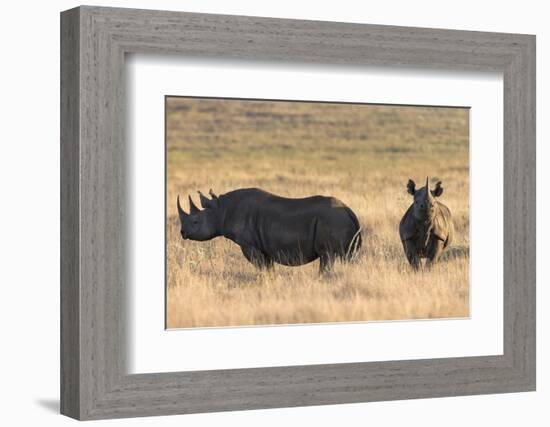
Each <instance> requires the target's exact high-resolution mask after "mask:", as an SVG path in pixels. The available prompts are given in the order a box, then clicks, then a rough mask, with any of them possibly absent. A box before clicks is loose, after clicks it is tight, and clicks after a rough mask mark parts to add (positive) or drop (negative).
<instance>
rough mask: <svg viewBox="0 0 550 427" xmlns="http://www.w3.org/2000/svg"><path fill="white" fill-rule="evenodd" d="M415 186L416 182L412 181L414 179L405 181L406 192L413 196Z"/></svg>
mask: <svg viewBox="0 0 550 427" xmlns="http://www.w3.org/2000/svg"><path fill="white" fill-rule="evenodd" d="M415 187H416V184H415V183H414V181H413V180H412V179H409V182H407V193H409V194H411V195H413V196H414V193H415V192H416V190H415Z"/></svg>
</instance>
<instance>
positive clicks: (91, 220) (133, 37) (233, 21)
mask: <svg viewBox="0 0 550 427" xmlns="http://www.w3.org/2000/svg"><path fill="white" fill-rule="evenodd" d="M61 38H62V63H61V68H62V72H61V77H62V93H61V117H62V132H61V133H62V138H61V161H62V175H61V188H62V195H61V203H62V206H61V211H62V218H61V222H62V224H61V228H62V244H61V246H62V266H61V275H62V283H61V289H62V303H61V310H62V330H61V335H62V344H61V347H62V348H61V352H62V360H61V363H62V378H61V389H62V390H61V402H62V413H64V414H66V415H69V416H71V417H74V418H78V419H100V418H116V417H130V416H149V415H163V414H181V413H193V412H211V411H226V410H242V409H258V408H274V407H282V406H302V405H322V404H336V403H347V402H364V401H378V400H390V399H410V398H422V397H437V396H457V395H465V394H482V393H502V392H514V391H527V390H534V388H535V39H534V36H529V35H518V34H497V33H483V32H470V31H451V30H439V29H423V28H406V27H391V26H379V25H376V26H375V25H363V24H346V23H334V22H316V21H301V20H283V19H269V18H255V17H242V16H224V15H207V14H194V13H181V12H163V11H146V10H132V9H113V8H96V7H80V8H77V9H73V10H71V11H67V12H63V13H62V25H61ZM127 53H151V54H166V53H169V54H177V55H186V56H188V57H206V58H208V57H209V58H222V59H228V58H235V59H243V60H262V61H281V60H284V61H287V62H292V63H293V64H294V65H296V66H300V64H305V63H320V64H328V65H334V66H345V67H361V66H363V65H391V66H394V67H399V66H407V67H419V68H444V69H449V70H486V71H501V72H502V73H503V74H504V89H505V93H504V96H505V98H504V104H505V108H504V123H505V128H504V144H505V148H504V157H505V159H504V162H505V165H504V166H505V179H504V186H505V188H504V194H505V198H504V212H505V218H504V260H505V265H504V278H505V279H504V354H503V355H500V356H486V357H467V358H447V359H428V360H413V361H399V362H369V363H346V364H334V365H312V366H291V367H272V368H255V369H233V370H219V371H202V372H197V371H196V372H176V373H158V374H139V375H128V374H127V373H126V364H125V360H126V354H125V351H126V345H125V343H126V339H127V334H126V328H127V325H126V324H125V308H126V306H125V301H126V292H127V287H128V283H129V281H130V280H131V274H132V272H131V271H130V268H129V266H128V265H127V257H126V253H127V249H128V245H129V244H131V243H129V242H131V236H130V235H129V233H128V224H127V223H126V221H125V212H126V209H127V204H128V199H127V194H126V188H127V180H128V170H129V167H130V165H128V164H127V163H126V159H127V158H128V156H127V154H128V151H127V150H129V147H128V146H127V144H126V141H125V138H124V131H125V130H124V122H125V111H124V102H125V82H124V55H125V54H127ZM159 285H161V284H159Z"/></svg>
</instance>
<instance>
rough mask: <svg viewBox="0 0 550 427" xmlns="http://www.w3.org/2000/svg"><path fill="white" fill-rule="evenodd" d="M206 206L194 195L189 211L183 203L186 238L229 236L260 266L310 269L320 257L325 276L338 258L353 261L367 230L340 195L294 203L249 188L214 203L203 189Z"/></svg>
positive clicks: (321, 270)
mask: <svg viewBox="0 0 550 427" xmlns="http://www.w3.org/2000/svg"><path fill="white" fill-rule="evenodd" d="M199 195H200V202H201V206H202V207H203V208H204V209H203V210H200V209H199V208H197V207H196V206H195V204H194V203H193V200H192V199H191V196H189V206H190V212H189V213H186V212H185V211H184V210H183V209H182V207H181V205H180V201H179V196H178V199H177V207H178V213H179V218H180V222H181V236H182V238H183V239H190V240H198V241H204V240H210V239H213V238H215V237H218V236H223V237H226V238H228V239H230V240H232V241H233V242H235V243H236V244H237V245H239V246H240V247H241V250H242V252H243V254H244V256H245V257H246V259H247V260H248V261H250V262H251V263H252V264H254V265H255V266H257V267H259V268H271V267H272V266H273V263H274V262H276V263H279V264H283V265H288V266H298V265H304V264H307V263H309V262H312V261H314V260H316V259H317V258H319V260H320V272H321V273H324V272H326V271H329V270H330V269H331V268H332V265H333V263H334V260H335V259H336V258H340V259H342V260H350V259H351V257H352V256H353V254H354V253H355V252H356V251H357V250H358V249H359V248H360V247H361V242H362V240H361V227H360V226H359V221H358V220H357V217H356V216H355V214H354V213H353V211H352V210H351V209H350V208H349V207H347V206H346V205H345V204H344V203H342V202H341V201H339V200H338V199H335V198H334V197H324V196H312V197H306V198H302V199H290V198H286V197H280V196H276V195H275V194H271V193H268V192H267V191H263V190H260V189H258V188H244V189H239V190H234V191H230V192H229V193H226V194H222V195H220V196H219V197H218V196H216V195H215V194H214V193H213V192H212V190H210V196H211V197H212V198H211V199H209V198H207V197H206V196H204V195H203V194H202V193H201V192H200V191H199Z"/></svg>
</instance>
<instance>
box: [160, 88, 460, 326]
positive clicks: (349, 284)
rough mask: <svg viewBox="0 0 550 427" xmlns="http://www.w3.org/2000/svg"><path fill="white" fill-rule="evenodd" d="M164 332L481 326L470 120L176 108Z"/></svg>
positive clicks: (169, 146) (170, 110)
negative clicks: (472, 313)
mask: <svg viewBox="0 0 550 427" xmlns="http://www.w3.org/2000/svg"><path fill="white" fill-rule="evenodd" d="M165 119H166V120H165V126H166V129H165V131H166V141H165V144H166V198H165V200H166V207H165V208H166V266H165V267H166V327H167V328H168V329H176V328H193V327H228V326H253V325H281V324H308V323H309V324H311V323H331V322H364V321H382V320H411V319H441V318H459V317H468V316H469V294H470V292H469V286H470V279H469V277H470V261H469V241H470V236H469V215H470V209H469V108H467V107H435V106H434V107H427V106H408V105H407V106H405V105H377V104H366V103H342V102H319V101H288V100H264V99H228V98H206V97H204V98H200V97H185V96H166V97H165Z"/></svg>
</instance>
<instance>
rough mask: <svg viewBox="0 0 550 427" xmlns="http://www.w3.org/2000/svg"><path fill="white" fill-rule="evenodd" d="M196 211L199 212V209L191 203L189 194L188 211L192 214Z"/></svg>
mask: <svg viewBox="0 0 550 427" xmlns="http://www.w3.org/2000/svg"><path fill="white" fill-rule="evenodd" d="M198 212H200V209H199V208H197V207H196V206H195V204H194V203H193V199H192V198H191V196H189V213H190V214H191V215H193V214H196V213H198Z"/></svg>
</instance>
